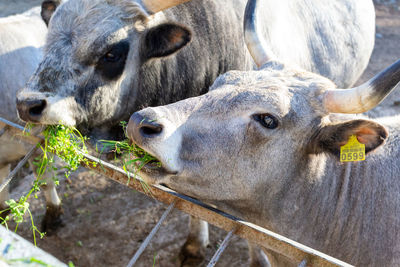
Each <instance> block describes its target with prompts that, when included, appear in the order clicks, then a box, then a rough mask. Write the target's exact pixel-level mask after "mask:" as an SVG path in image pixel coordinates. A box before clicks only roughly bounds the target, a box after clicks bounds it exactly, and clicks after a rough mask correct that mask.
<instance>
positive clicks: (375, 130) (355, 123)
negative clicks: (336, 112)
mask: <svg viewBox="0 0 400 267" xmlns="http://www.w3.org/2000/svg"><path fill="white" fill-rule="evenodd" d="M352 135H355V136H356V137H357V139H358V141H359V142H360V143H362V144H364V145H365V153H366V154H367V153H368V152H371V151H373V150H374V149H376V148H377V147H379V146H380V145H382V144H383V142H384V141H385V139H386V138H387V136H388V132H387V131H386V129H385V128H384V127H383V126H382V125H380V124H378V123H376V122H374V121H370V120H361V119H360V120H352V121H347V122H342V123H335V124H329V125H325V126H323V127H321V128H320V129H319V130H318V131H317V132H316V133H315V134H314V136H313V137H312V138H311V141H310V143H309V146H308V152H309V153H315V154H316V153H322V152H330V153H332V154H333V155H335V156H337V157H338V158H339V156H340V147H341V146H343V145H345V144H347V142H348V141H349V138H350V136H352Z"/></svg>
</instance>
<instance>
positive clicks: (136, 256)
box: [127, 200, 176, 267]
mask: <svg viewBox="0 0 400 267" xmlns="http://www.w3.org/2000/svg"><path fill="white" fill-rule="evenodd" d="M175 202H176V200H174V202H172V203H171V204H170V205H169V206H168V208H167V210H166V211H164V213H163V215H162V216H161V218H160V220H158V222H157V224H156V226H154V228H153V229H152V230H151V232H150V234H149V235H148V236H147V237H146V239H145V240H144V242H143V243H142V244H141V245H140V247H139V249H138V250H137V251H136V253H135V255H134V256H133V258H132V259H131V260H130V261H129V263H128V265H127V267H132V266H133V265H134V264H135V263H136V261H137V260H138V259H139V257H140V255H142V253H143V251H144V250H145V249H146V247H147V245H148V244H149V243H150V241H151V239H153V237H154V235H155V234H156V233H157V231H158V229H160V227H161V224H162V223H163V222H164V221H165V219H166V218H167V216H168V214H170V213H171V211H172V209H173V208H174V206H175Z"/></svg>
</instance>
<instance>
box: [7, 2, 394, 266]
mask: <svg viewBox="0 0 400 267" xmlns="http://www.w3.org/2000/svg"><path fill="white" fill-rule="evenodd" d="M39 2H41V1H40V0H0V16H4V15H8V14H13V13H16V12H19V11H21V10H26V9H28V6H31V5H35V4H38V3H39ZM386 3H389V4H385V5H383V4H379V5H377V6H376V13H377V33H376V37H377V38H376V45H375V50H374V52H373V55H372V58H371V61H370V64H369V66H368V69H367V70H366V72H365V74H364V75H363V76H362V78H361V79H360V82H361V81H365V80H367V79H368V78H370V77H372V76H373V74H375V73H377V72H378V71H380V70H382V69H383V68H384V67H386V66H388V65H389V64H391V63H392V62H394V61H395V60H397V59H398V58H400V49H399V43H400V11H399V8H398V7H399V5H398V4H396V2H394V1H387V2H386ZM397 91H398V92H396V93H394V94H392V95H391V96H390V97H389V98H388V99H386V100H385V101H384V103H383V104H381V106H380V107H378V108H376V109H375V110H373V111H371V112H370V115H371V116H384V115H389V114H400V90H397ZM32 180H33V176H32V174H30V175H27V176H26V177H25V178H24V182H23V183H20V184H19V185H18V186H17V187H16V188H15V189H14V190H13V192H12V196H13V197H14V198H17V197H19V196H20V195H21V194H23V193H25V192H26V191H27V190H28V186H29V181H32ZM59 193H60V196H61V197H62V201H63V205H64V212H65V214H64V216H63V219H64V222H65V226H64V227H63V228H61V229H60V230H59V231H58V232H57V233H56V234H54V235H52V236H46V237H44V238H43V239H42V240H39V241H38V246H39V247H41V248H42V249H44V250H46V251H48V252H49V253H51V254H53V255H54V256H55V257H57V258H58V259H60V260H61V261H64V262H66V263H67V262H68V261H72V262H73V263H74V264H75V266H83V267H86V266H96V267H97V266H126V264H127V263H128V262H129V260H130V258H131V257H132V256H133V254H134V253H135V251H136V250H137V249H138V247H139V245H140V244H141V242H142V241H143V240H144V239H145V237H146V236H147V235H148V233H149V232H150V231H151V229H152V228H153V226H154V225H155V224H156V223H157V221H158V218H160V216H161V214H162V213H163V212H164V210H165V209H166V206H165V205H163V204H161V203H158V202H157V201H155V200H153V199H151V198H148V197H146V196H144V195H142V194H140V193H138V192H135V191H132V190H130V189H129V188H127V187H125V186H123V185H120V184H117V183H115V182H113V181H111V180H109V179H107V178H105V177H102V176H101V175H98V174H95V173H93V172H91V171H87V170H85V169H80V170H79V171H77V172H76V173H74V174H73V175H72V177H71V179H70V182H66V181H64V180H62V181H61V185H60V186H59ZM31 209H32V211H33V215H34V220H35V222H36V224H38V225H39V224H40V221H41V219H42V217H43V215H44V212H45V208H44V198H42V197H39V199H32V201H31ZM188 217H189V216H188V215H186V214H184V213H182V212H179V211H174V212H173V213H172V214H171V215H170V216H169V217H168V219H167V221H166V222H165V223H164V224H163V226H162V228H161V229H160V231H159V232H158V234H157V235H156V237H155V238H154V239H153V241H152V243H151V244H150V246H149V247H148V248H147V249H146V251H145V253H144V254H143V255H142V256H141V258H140V261H139V264H137V266H153V263H154V262H155V266H178V261H177V255H178V252H179V249H180V247H181V246H182V245H183V243H184V241H185V238H186V236H187V234H188V228H187V224H188ZM18 234H20V235H22V236H23V237H25V238H26V239H28V240H33V238H32V232H31V230H30V225H29V224H28V223H24V224H22V225H20V226H19V230H18ZM225 235H226V232H225V231H222V230H220V229H218V228H216V227H212V226H211V229H210V238H211V244H210V246H209V248H208V251H207V259H208V260H209V259H211V257H212V255H213V252H215V251H216V249H217V247H218V245H219V244H220V242H221V241H222V239H223V238H224V236H225ZM247 263H248V255H247V246H246V242H245V241H244V240H242V239H240V238H237V237H235V238H234V239H233V240H232V242H231V245H230V246H229V247H228V249H227V250H226V251H225V252H224V254H223V255H222V258H221V260H220V261H219V263H218V266H246V265H247ZM205 264H206V263H205Z"/></svg>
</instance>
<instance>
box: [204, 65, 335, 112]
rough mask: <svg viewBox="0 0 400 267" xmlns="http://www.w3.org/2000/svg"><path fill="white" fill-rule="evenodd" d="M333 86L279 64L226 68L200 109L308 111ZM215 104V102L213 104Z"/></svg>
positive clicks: (317, 77) (313, 75) (215, 110)
mask: <svg viewBox="0 0 400 267" xmlns="http://www.w3.org/2000/svg"><path fill="white" fill-rule="evenodd" d="M332 88H335V85H334V84H333V83H332V82H331V81H330V80H328V79H326V78H324V77H322V76H319V75H316V74H313V73H310V72H307V71H304V70H301V69H298V68H291V67H286V66H284V65H283V64H280V63H270V64H268V65H267V66H264V67H263V68H262V69H261V70H259V71H247V72H243V71H230V72H228V73H226V74H224V75H222V76H220V77H219V78H218V79H217V80H216V81H215V83H214V85H213V86H212V88H211V90H210V93H209V96H208V97H205V98H208V99H207V100H205V101H203V102H204V105H203V106H202V109H203V110H214V112H216V113H226V112H232V111H234V110H241V111H243V110H249V111H251V112H254V111H257V110H258V111H259V112H262V111H264V112H267V111H270V112H275V113H276V114H277V115H281V116H284V115H285V114H287V113H289V111H290V110H292V112H310V110H313V109H315V111H317V112H318V111H319V110H318V109H319V108H320V106H319V104H318V102H319V97H318V96H319V95H320V94H321V93H322V92H324V91H325V90H327V89H332ZM216 103H218V104H216Z"/></svg>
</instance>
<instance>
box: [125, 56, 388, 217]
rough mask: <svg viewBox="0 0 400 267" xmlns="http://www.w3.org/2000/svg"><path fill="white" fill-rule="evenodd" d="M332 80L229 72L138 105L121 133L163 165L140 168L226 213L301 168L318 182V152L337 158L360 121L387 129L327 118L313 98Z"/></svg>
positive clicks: (278, 70)
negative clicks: (202, 91) (206, 88)
mask: <svg viewBox="0 0 400 267" xmlns="http://www.w3.org/2000/svg"><path fill="white" fill-rule="evenodd" d="M334 87H335V86H334V84H333V83H332V82H330V81H329V80H327V79H325V78H323V77H321V76H318V75H315V74H311V73H308V72H304V71H301V70H296V69H289V68H285V67H284V66H283V65H280V64H276V63H271V64H268V65H267V66H265V67H264V69H262V70H260V71H253V72H238V71H234V72H229V73H227V74H225V75H223V76H221V77H220V78H218V79H217V81H216V82H215V84H214V85H213V89H212V90H211V91H210V92H209V93H208V94H206V95H203V96H199V97H195V98H191V99H187V100H183V101H180V102H177V103H174V104H171V105H167V106H161V107H156V108H147V109H144V110H142V111H140V112H137V113H135V114H133V115H132V117H131V120H130V124H129V126H128V134H129V136H130V137H131V139H132V140H133V141H134V142H135V143H137V144H138V145H139V146H140V147H142V148H144V149H145V150H146V151H148V152H149V153H151V154H152V155H154V156H155V157H156V158H158V159H159V160H160V161H161V162H162V166H163V167H162V168H160V169H152V168H150V167H149V168H144V170H143V171H142V172H141V175H142V176H143V177H144V178H145V179H146V180H147V181H148V182H150V183H162V184H165V185H167V186H168V187H170V188H172V189H174V190H177V191H179V192H182V193H185V194H188V195H190V196H193V197H196V198H200V199H202V200H204V201H208V202H210V203H217V204H218V205H224V204H226V205H227V206H229V208H227V209H225V210H228V211H230V212H233V213H235V211H237V210H242V211H243V207H244V206H247V207H248V208H249V209H251V207H252V205H253V207H254V204H255V203H257V201H258V202H262V201H263V200H264V201H265V199H266V198H269V197H275V196H276V195H277V194H279V192H281V191H282V190H284V188H285V187H286V186H287V185H288V181H289V180H290V179H292V178H293V177H300V173H301V172H310V171H312V172H313V174H314V176H311V177H309V181H308V182H317V181H318V177H317V176H315V174H318V173H319V172H323V170H324V166H323V163H324V162H325V159H326V158H327V157H333V158H336V157H337V156H338V150H339V149H340V145H343V144H345V143H346V141H347V140H348V137H349V136H350V135H351V134H354V133H357V132H362V130H361V129H364V130H365V129H367V128H368V129H370V128H371V129H372V130H371V134H372V135H374V134H376V132H379V134H378V135H379V136H380V137H381V136H385V134H386V132H385V130H384V129H383V127H381V126H379V125H377V124H376V123H373V122H371V121H366V120H353V121H348V119H347V120H346V121H344V122H343V123H338V122H337V121H336V122H332V121H331V120H332V119H333V117H332V116H329V115H328V114H327V112H325V111H324V109H323V108H322V106H321V105H320V101H319V99H318V98H319V96H320V95H321V94H322V93H323V92H324V91H325V90H326V89H332V88H334ZM336 120H337V119H336ZM341 120H342V121H343V120H344V119H343V118H342V119H341ZM338 127H339V128H340V129H339V128H338ZM338 129H339V130H338ZM337 131H339V132H340V133H339V134H338V133H337ZM332 137H337V139H338V140H334V139H335V138H332ZM380 137H379V138H380ZM361 139H362V137H361V135H360V140H361ZM371 139H373V141H374V142H375V141H376V140H375V139H374V138H372V137H371ZM367 141H368V142H369V140H367ZM367 141H365V143H368V142H367ZM381 142H382V141H381ZM381 142H379V141H376V143H377V144H378V143H379V144H380V143H381ZM374 146H376V144H375V145H374ZM367 150H368V149H367ZM370 150H371V149H370ZM321 152H328V153H321ZM321 159H323V160H322V161H321ZM335 160H336V159H335ZM314 161H315V162H318V164H313V162H314ZM321 162H322V164H321ZM304 166H309V167H311V168H314V170H310V169H304ZM299 172H300V173H299ZM288 179H289V180H288ZM221 203H222V204H221ZM249 203H252V205H250V204H249ZM240 206H242V207H240ZM235 207H236V208H235ZM231 209H233V210H231Z"/></svg>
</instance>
